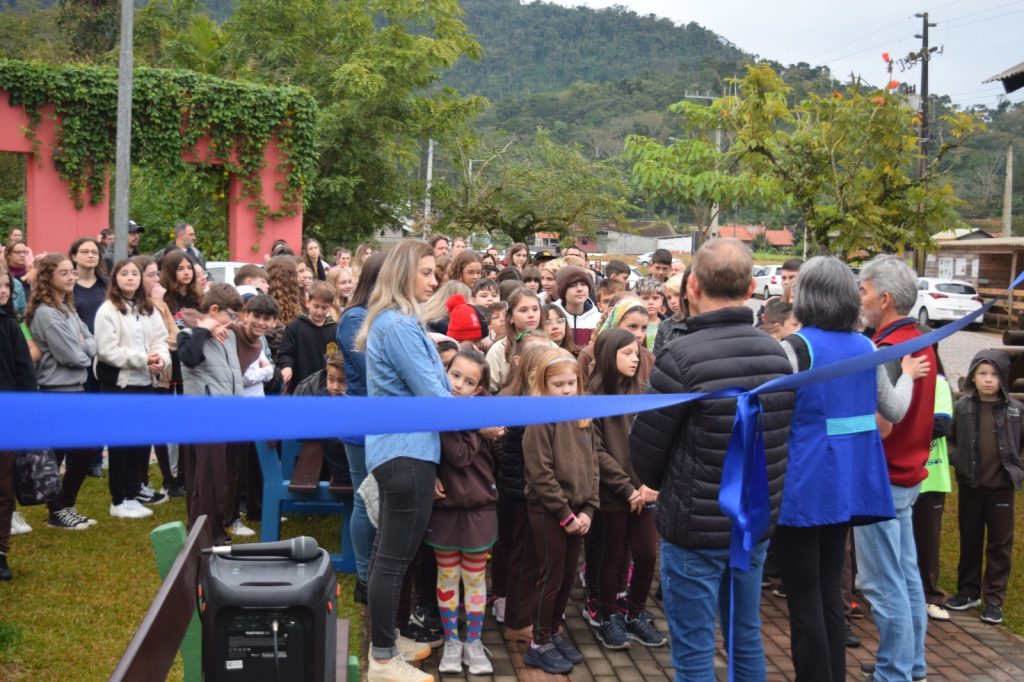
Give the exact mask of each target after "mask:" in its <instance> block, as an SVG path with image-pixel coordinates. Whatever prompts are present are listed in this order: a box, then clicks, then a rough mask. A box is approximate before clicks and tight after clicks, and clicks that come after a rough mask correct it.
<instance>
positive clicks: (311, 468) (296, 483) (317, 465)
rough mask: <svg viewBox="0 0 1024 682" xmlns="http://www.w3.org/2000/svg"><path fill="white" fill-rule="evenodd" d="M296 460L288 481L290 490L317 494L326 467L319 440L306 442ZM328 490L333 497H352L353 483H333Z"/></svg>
mask: <svg viewBox="0 0 1024 682" xmlns="http://www.w3.org/2000/svg"><path fill="white" fill-rule="evenodd" d="M301 442H302V449H301V450H299V454H298V456H297V457H296V459H295V468H294V469H292V477H291V479H290V480H289V481H288V490H290V491H292V492H293V493H315V492H316V489H317V486H319V485H320V472H321V471H322V470H323V465H324V449H323V447H322V446H321V445H320V441H318V440H305V441H301ZM327 490H328V491H329V492H330V493H331V494H333V495H346V494H348V495H351V494H352V493H353V490H352V484H351V483H336V482H335V481H333V480H332V481H331V482H330V484H329V485H328V486H327Z"/></svg>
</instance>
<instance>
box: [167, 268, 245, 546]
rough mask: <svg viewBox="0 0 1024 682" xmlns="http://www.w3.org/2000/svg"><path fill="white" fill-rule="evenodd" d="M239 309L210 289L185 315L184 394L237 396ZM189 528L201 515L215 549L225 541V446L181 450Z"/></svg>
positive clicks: (229, 294) (226, 290)
mask: <svg viewBox="0 0 1024 682" xmlns="http://www.w3.org/2000/svg"><path fill="white" fill-rule="evenodd" d="M241 310H242V297H241V296H239V295H238V292H237V291H235V288H234V287H233V286H231V285H230V284H214V285H213V286H211V287H210V289H209V290H208V291H207V292H206V294H205V295H204V296H203V301H202V303H201V304H200V305H199V312H200V313H201V315H198V316H197V315H192V314H190V315H186V316H185V317H184V321H185V324H186V328H185V329H183V330H182V331H181V332H180V333H179V334H178V355H179V357H180V358H181V365H182V368H181V373H182V378H183V380H184V385H185V395H205V396H235V395H242V369H241V366H240V365H239V364H238V342H237V339H236V337H235V333H234V332H233V331H232V330H231V325H232V323H233V322H234V321H235V320H237V319H238V313H239V312H241ZM182 451H183V454H184V457H182V459H183V461H184V467H183V468H184V472H185V491H186V496H185V499H186V500H187V503H188V504H187V506H188V518H189V525H190V526H191V525H192V524H194V523H195V520H196V519H197V518H198V517H199V516H200V515H202V514H205V515H206V517H207V519H208V520H209V522H210V527H211V529H212V531H213V536H214V537H213V541H214V544H215V545H222V544H224V543H225V542H226V541H227V529H226V528H225V526H226V525H227V521H228V519H225V518H224V516H225V511H224V510H225V509H227V508H228V506H229V505H230V503H231V499H232V495H233V494H234V492H233V487H234V481H233V479H232V478H231V476H230V472H229V470H228V466H227V458H226V456H225V453H226V451H227V447H226V446H225V444H224V443H205V444H197V445H192V446H188V447H182Z"/></svg>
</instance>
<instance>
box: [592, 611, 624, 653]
mask: <svg viewBox="0 0 1024 682" xmlns="http://www.w3.org/2000/svg"><path fill="white" fill-rule="evenodd" d="M597 639H598V640H599V641H600V642H601V644H603V645H604V647H605V648H606V649H628V648H629V635H627V634H626V619H625V617H624V616H623V615H622V614H621V613H613V614H612V615H610V616H608V617H607V618H605V619H604V620H603V621H601V626H600V627H598V628H597Z"/></svg>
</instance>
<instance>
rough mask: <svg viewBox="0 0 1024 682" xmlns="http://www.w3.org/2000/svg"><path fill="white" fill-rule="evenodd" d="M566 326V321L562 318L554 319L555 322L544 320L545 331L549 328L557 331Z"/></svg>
mask: <svg viewBox="0 0 1024 682" xmlns="http://www.w3.org/2000/svg"><path fill="white" fill-rule="evenodd" d="M564 324H565V320H563V319H562V318H560V317H559V318H556V319H553V320H544V328H545V329H547V328H551V329H556V328H558V327H561V326H562V325H564Z"/></svg>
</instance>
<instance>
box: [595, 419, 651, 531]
mask: <svg viewBox="0 0 1024 682" xmlns="http://www.w3.org/2000/svg"><path fill="white" fill-rule="evenodd" d="M634 416H635V415H632V414H621V415H617V416H614V417H603V418H601V419H595V420H594V426H595V428H594V435H595V437H596V439H597V462H598V465H599V466H600V469H601V491H600V492H601V511H603V512H604V511H625V510H628V509H629V498H630V496H631V495H632V494H633V491H634V490H636V489H638V488H639V487H640V479H639V478H637V475H636V472H634V471H633V466H632V465H631V464H630V463H629V428H630V427H631V426H632V425H633V417H634Z"/></svg>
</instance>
